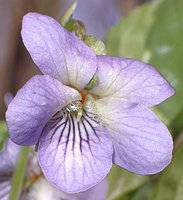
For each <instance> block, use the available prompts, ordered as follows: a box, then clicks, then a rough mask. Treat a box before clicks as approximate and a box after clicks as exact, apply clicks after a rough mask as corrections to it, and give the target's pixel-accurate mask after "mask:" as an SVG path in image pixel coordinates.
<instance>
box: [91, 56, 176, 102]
mask: <svg viewBox="0 0 183 200" xmlns="http://www.w3.org/2000/svg"><path fill="white" fill-rule="evenodd" d="M97 59H98V60H97V65H98V71H97V75H98V84H97V86H96V87H94V88H93V90H92V92H93V93H95V94H98V95H100V96H103V97H104V96H113V97H117V98H124V99H127V100H129V101H131V102H135V103H140V104H143V105H145V106H154V105H156V104H159V103H161V102H162V101H164V100H165V99H167V98H168V97H170V96H172V95H173V94H174V89H173V88H172V87H171V85H170V84H169V83H168V82H167V81H166V80H165V79H164V78H163V77H162V75H161V74H160V73H159V72H158V71H157V70H156V69H155V68H153V67H152V66H150V65H147V64H145V63H143V62H140V61H137V60H133V59H127V58H116V57H109V56H98V57H97Z"/></svg>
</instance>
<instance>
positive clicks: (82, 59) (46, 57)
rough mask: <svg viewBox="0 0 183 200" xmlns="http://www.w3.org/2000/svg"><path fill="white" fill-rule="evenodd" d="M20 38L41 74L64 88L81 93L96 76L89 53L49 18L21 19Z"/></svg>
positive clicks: (42, 16) (93, 58)
mask: <svg viewBox="0 0 183 200" xmlns="http://www.w3.org/2000/svg"><path fill="white" fill-rule="evenodd" d="M22 37H23V42H24V45H25V46H26V48H27V50H28V51H29V53H30V54H31V57H32V59H33V61H34V62H35V64H36V65H37V66H38V67H39V69H40V70H41V72H42V73H43V74H47V75H50V76H52V77H54V78H56V79H58V80H60V81H61V82H62V83H64V84H65V85H72V86H74V87H76V88H78V89H83V88H84V87H86V85H87V84H88V82H89V81H90V79H91V78H92V77H93V75H94V73H95V72H96V56H95V54H94V53H93V51H92V50H91V49H90V48H89V47H88V46H86V45H85V44H84V43H83V42H82V41H81V40H79V39H78V38H77V37H76V36H74V35H73V34H72V33H70V32H68V31H67V30H65V29H64V28H63V27H62V26H61V25H60V24H59V23H58V22H57V21H55V20H54V19H53V18H51V17H49V16H45V15H41V14H37V13H28V14H27V15H25V16H24V18H23V25H22Z"/></svg>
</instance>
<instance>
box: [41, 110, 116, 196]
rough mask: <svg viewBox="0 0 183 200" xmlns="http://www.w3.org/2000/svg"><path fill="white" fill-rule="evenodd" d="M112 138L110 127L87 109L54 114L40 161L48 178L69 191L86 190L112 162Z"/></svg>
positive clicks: (106, 171)
mask: <svg viewBox="0 0 183 200" xmlns="http://www.w3.org/2000/svg"><path fill="white" fill-rule="evenodd" d="M112 153H113V148H112V141H111V138H110V136H109V135H108V134H107V130H106V129H105V128H104V127H103V126H102V125H100V124H99V123H98V122H96V121H95V119H93V118H92V117H91V116H90V115H88V114H87V113H86V114H84V115H83V116H82V117H81V119H80V121H77V119H76V117H75V116H72V115H70V116H67V117H60V116H59V115H58V118H55V119H54V120H52V121H50V122H49V124H48V125H47V126H46V127H45V129H44V130H43V134H42V136H41V138H40V144H39V150H38V154H39V162H40V165H41V167H42V170H43V173H44V174H45V176H46V177H47V179H48V180H49V181H50V182H51V183H52V184H54V185H55V186H56V187H57V188H59V189H60V190H62V191H64V192H67V193H76V192H77V193H78V192H82V191H85V190H87V189H89V188H91V187H93V186H95V185H97V184H98V183H99V182H101V181H102V180H103V179H104V177H105V176H106V175H107V173H108V172H109V170H110V169H111V166H112Z"/></svg>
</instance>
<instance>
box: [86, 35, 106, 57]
mask: <svg viewBox="0 0 183 200" xmlns="http://www.w3.org/2000/svg"><path fill="white" fill-rule="evenodd" d="M83 42H84V43H85V44H86V45H88V46H89V47H90V48H91V49H92V50H93V51H94V52H95V53H96V55H106V47H105V44H104V43H103V42H102V41H101V40H98V39H97V38H96V37H94V36H93V35H85V36H84V38H83Z"/></svg>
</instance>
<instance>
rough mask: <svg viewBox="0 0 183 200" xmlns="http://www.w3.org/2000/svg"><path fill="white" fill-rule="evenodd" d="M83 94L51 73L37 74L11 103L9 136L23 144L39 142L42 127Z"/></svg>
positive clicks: (9, 107) (7, 118)
mask: <svg viewBox="0 0 183 200" xmlns="http://www.w3.org/2000/svg"><path fill="white" fill-rule="evenodd" d="M77 99H80V94H79V93H78V92H77V91H76V90H74V89H72V88H69V87H67V86H64V85H62V84H61V82H59V81H57V80H56V79H53V78H51V77H50V76H46V75H45V76H41V75H40V76H34V77H33V78H31V79H30V80H29V81H28V82H27V83H26V84H25V85H24V87H22V88H21V89H20V90H19V91H18V93H17V95H16V96H15V98H14V99H13V100H12V102H11V103H10V105H9V106H8V110H7V112H6V120H7V125H8V130H9V136H10V138H11V139H12V140H13V141H14V142H15V143H17V144H20V145H33V144H36V143H37V142H38V139H39V137H40V134H41V132H42V129H43V127H44V126H45V125H46V123H47V122H48V121H49V119H50V118H51V117H52V116H53V114H55V113H56V112H57V111H58V110H60V109H61V108H62V107H64V106H66V105H67V104H69V103H70V102H72V101H74V100H77Z"/></svg>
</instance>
